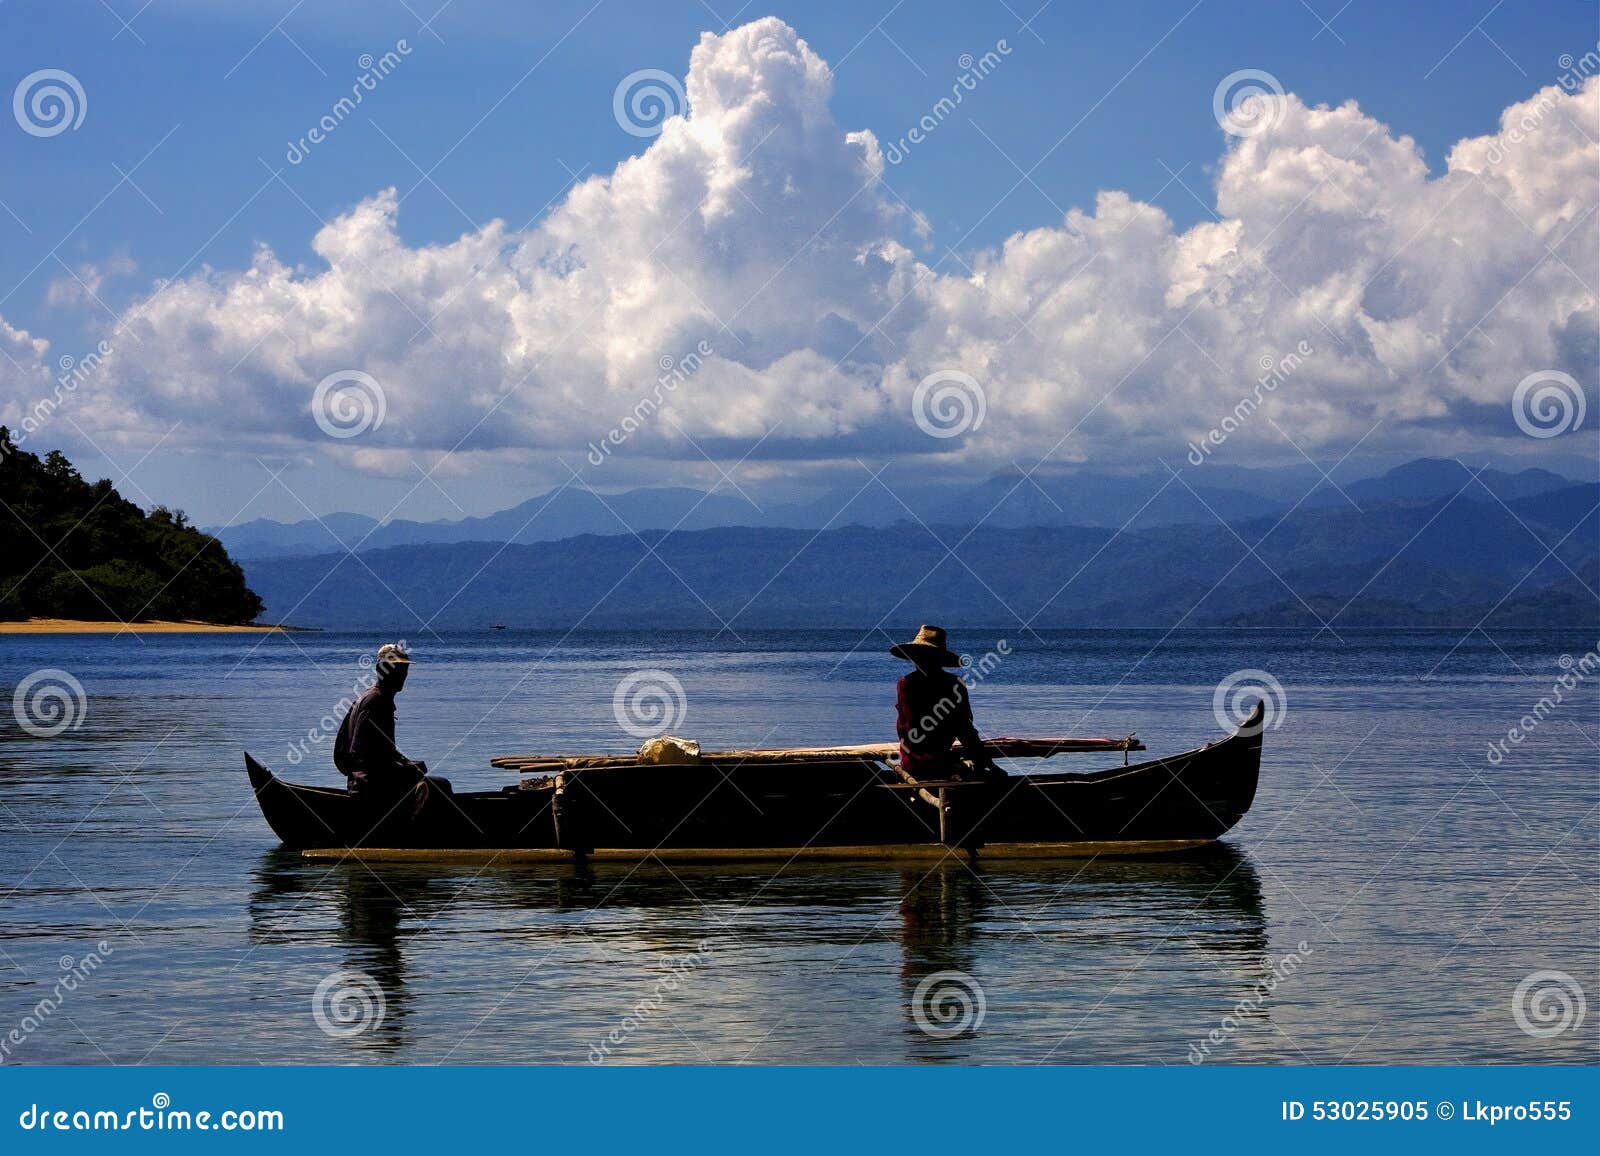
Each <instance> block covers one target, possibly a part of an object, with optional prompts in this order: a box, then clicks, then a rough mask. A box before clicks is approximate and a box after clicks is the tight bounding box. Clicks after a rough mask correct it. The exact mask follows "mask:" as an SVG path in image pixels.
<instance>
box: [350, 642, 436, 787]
mask: <svg viewBox="0 0 1600 1156" xmlns="http://www.w3.org/2000/svg"><path fill="white" fill-rule="evenodd" d="M375 669H376V672H377V676H378V679H377V682H375V683H374V684H373V685H372V686H371V687H370V688H369V689H368V690H367V692H366V693H365V694H363V695H362V696H361V697H360V698H358V699H356V701H355V704H354V705H353V706H351V708H350V710H349V713H347V714H346V715H345V716H344V721H343V722H342V723H341V724H340V725H339V733H338V735H337V737H335V739H334V741H333V765H334V766H335V767H337V768H338V769H339V773H340V774H342V775H344V776H345V778H346V779H347V780H348V783H347V787H348V789H349V791H350V794H351V795H353V796H355V797H357V798H359V799H360V800H362V801H363V802H364V803H367V804H370V805H373V806H374V807H377V808H381V810H382V811H383V812H384V813H387V812H389V811H391V810H394V809H395V808H397V807H398V806H399V805H400V804H401V803H403V802H405V801H406V799H407V797H408V796H409V797H410V800H411V804H412V807H411V814H412V816H413V817H415V816H416V815H418V814H420V813H421V811H422V808H423V806H424V805H425V804H426V803H427V801H428V797H429V795H430V793H431V792H433V791H439V792H441V793H443V794H449V793H450V790H451V788H450V781H449V780H448V779H445V778H441V777H440V776H438V775H430V774H428V765H427V764H426V763H424V762H422V761H420V760H418V759H408V758H406V756H405V755H403V754H401V753H400V748H399V747H398V746H396V745H395V739H394V697H395V695H397V694H399V693H400V691H401V689H402V688H404V686H405V684H406V675H407V673H408V672H409V671H410V670H411V655H410V654H408V653H407V652H406V649H405V647H404V645H402V644H401V643H397V642H390V643H385V644H384V645H383V646H381V647H379V648H378V660H377V664H376V667H375Z"/></svg>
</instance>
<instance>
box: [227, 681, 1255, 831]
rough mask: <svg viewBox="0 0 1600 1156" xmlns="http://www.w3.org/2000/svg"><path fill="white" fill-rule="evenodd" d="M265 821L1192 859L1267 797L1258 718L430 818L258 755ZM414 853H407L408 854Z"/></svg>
mask: <svg viewBox="0 0 1600 1156" xmlns="http://www.w3.org/2000/svg"><path fill="white" fill-rule="evenodd" d="M245 765H246V768H247V769H248V771H249V774H250V782H251V785H252V787H254V789H255V794H256V799H257V801H258V802H259V803H260V805H261V811H262V814H263V816H265V818H266V820H267V824H268V826H270V827H271V828H272V830H273V832H274V833H275V834H276V835H277V836H278V838H279V839H281V840H282V841H283V843H284V844H285V845H286V846H288V847H291V848H296V849H302V850H305V849H346V848H369V849H370V848H385V849H393V850H395V851H413V852H417V853H422V852H429V851H439V850H450V851H461V852H469V851H473V850H479V851H496V852H505V853H507V854H508V855H509V854H511V853H521V854H519V855H518V856H517V857H520V858H528V859H537V858H550V859H563V858H572V857H577V856H592V857H594V858H618V857H623V858H626V857H632V858H644V857H651V856H654V857H659V858H664V859H677V860H686V859H703V860H708V861H709V860H717V859H733V858H756V857H762V856H765V855H768V854H771V855H778V856H782V857H792V858H872V857H881V856H884V855H889V856H896V857H898V856H900V855H939V854H945V853H948V852H949V851H950V850H952V849H955V850H960V851H963V852H969V853H977V854H981V855H983V856H985V857H1004V856H1007V855H1012V856H1020V857H1043V856H1053V855H1072V854H1105V853H1114V852H1118V851H1120V852H1123V853H1137V852H1143V851H1168V850H1180V849H1184V848H1188V847H1193V846H1197V845H1201V844H1204V843H1207V842H1210V841H1211V840H1214V839H1216V838H1218V837H1219V836H1221V835H1222V834H1224V833H1225V832H1227V831H1228V830H1229V829H1231V828H1232V827H1233V826H1234V825H1235V824H1236V823H1237V822H1238V821H1239V820H1240V819H1241V818H1242V817H1243V816H1244V814H1245V812H1246V811H1248V810H1249V808H1250V804H1251V802H1252V801H1253V800H1254V798H1255V792H1256V784H1257V780H1258V777H1259V773H1260V767H1261V715H1260V711H1259V709H1258V712H1257V714H1256V715H1255V716H1253V717H1252V718H1251V719H1249V720H1246V723H1245V725H1244V726H1242V727H1241V728H1240V729H1239V730H1238V731H1236V732H1235V733H1234V734H1232V735H1230V736H1229V737H1227V738H1225V739H1223V740H1221V741H1220V742H1216V743H1212V744H1210V745H1209V746H1205V747H1200V748H1198V749H1195V750H1192V751H1186V752H1184V753H1183V754H1179V755H1174V756H1171V757H1168V758H1165V759H1154V760H1151V761H1149V762H1144V763H1136V764H1134V765H1132V766H1125V767H1115V768H1112V769H1110V770H1106V771H1099V772H1093V773H1090V774H1062V775H1016V776H1011V777H1009V778H1007V779H1005V780H1003V781H1001V782H998V783H993V784H990V783H981V784H962V785H958V786H951V787H949V788H947V789H945V790H944V791H943V792H939V791H937V790H933V789H918V788H916V787H914V786H910V785H907V784H905V783H903V782H901V781H900V780H899V779H898V778H897V777H896V776H895V775H894V774H893V773H892V772H890V771H889V770H888V769H886V768H885V767H883V766H882V765H880V764H878V763H875V762H872V761H870V760H859V761H848V762H838V761H828V762H818V763H800V764H786V765H784V766H781V767H773V766H767V765H758V764H751V765H747V766H738V767H719V766H704V765H684V766H655V767H637V768H626V769H611V770H606V771H603V772H572V773H567V774H562V775H557V776H553V777H551V778H549V779H545V780H542V781H539V782H538V783H537V784H536V785H530V784H523V785H520V786H514V787H508V788H506V789H504V790H501V791H483V792H462V793H458V794H455V795H454V796H444V795H441V794H436V796H435V797H434V798H432V799H430V800H429V802H428V804H427V805H426V806H425V807H424V809H423V810H422V812H421V813H420V814H416V815H414V814H412V808H411V807H409V806H407V805H404V804H402V805H397V806H392V807H388V808H373V807H369V806H366V805H364V804H363V803H362V802H361V801H360V800H357V799H355V798H353V797H351V796H350V795H348V794H346V793H345V792H344V791H342V790H332V789H329V788H324V787H307V786H299V785H296V784H293V783H288V782H285V781H284V780H282V779H279V778H278V777H277V776H275V775H273V774H272V773H271V772H270V771H268V770H267V769H266V768H265V767H263V766H262V765H261V764H259V763H257V762H256V761H255V760H254V759H252V758H250V756H249V755H248V754H247V755H246V756H245ZM399 857H404V856H399Z"/></svg>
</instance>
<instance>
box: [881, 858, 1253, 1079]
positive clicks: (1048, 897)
mask: <svg viewBox="0 0 1600 1156" xmlns="http://www.w3.org/2000/svg"><path fill="white" fill-rule="evenodd" d="M902 883H903V889H904V890H903V898H902V899H901V902H900V907H899V916H900V942H901V953H902V954H901V967H900V983H901V989H902V1003H903V1006H904V1008H905V1013H906V1015H905V1039H906V1042H907V1049H908V1055H907V1058H908V1059H909V1060H912V1061H914V1062H918V1063H941V1062H955V1063H960V1062H973V1061H975V1060H977V1059H980V1058H982V1059H991V1058H995V1056H994V1053H995V1051H996V1049H994V1048H989V1047H983V1046H980V1045H981V1044H982V1042H983V1041H982V1039H981V1037H983V1036H984V1035H985V1034H988V1033H996V1032H1002V1033H1003V1032H1006V1031H1008V1030H1012V1029H1014V1028H1016V1027H1017V1021H1018V1020H1019V1019H1022V1018H1031V1019H1033V1020H1035V1021H1036V1022H1039V1023H1042V1022H1044V1021H1046V1020H1048V1021H1049V1022H1051V1023H1052V1024H1054V1025H1059V1030H1056V1029H1055V1028H1052V1029H1051V1031H1044V1032H1041V1033H1040V1034H1041V1035H1042V1036H1044V1037H1045V1039H1046V1042H1047V1043H1048V1045H1049V1049H1050V1050H1049V1051H1048V1052H1047V1053H1046V1054H1043V1055H1041V1054H1039V1053H1038V1052H1036V1051H1018V1052H1016V1053H1015V1054H1011V1053H1009V1052H1006V1051H1005V1050H1004V1049H1001V1051H1002V1053H1003V1054H1004V1055H1005V1057H1006V1058H1010V1059H1015V1060H1023V1061H1033V1062H1040V1061H1051V1062H1055V1063H1074V1062H1077V1063H1086V1062H1105V1059H1104V1057H1105V1049H1104V1046H1103V1040H1102V1041H1100V1042H1099V1044H1098V1045H1097V1046H1090V1044H1091V1041H1090V1040H1089V1039H1088V1038H1087V1036H1083V1037H1082V1038H1077V1037H1080V1033H1085V1032H1087V1031H1088V1030H1089V1029H1090V1028H1091V1026H1093V1027H1094V1030H1096V1031H1097V1032H1102V1031H1103V1029H1104V1028H1105V1026H1106V1025H1105V1024H1104V1023H1103V1022H1098V1021H1100V1018H1101V1016H1102V1014H1103V1015H1105V1016H1107V1017H1110V1016H1116V1015H1120V1014H1123V1013H1129V1012H1131V1013H1132V1014H1133V1016H1135V1017H1137V1018H1149V1019H1152V1020H1154V1019H1155V1018H1156V1017H1158V1016H1159V1014H1160V1013H1159V1012H1157V1011H1155V1010H1154V1009H1153V1008H1151V1007H1149V1006H1139V1007H1134V1008H1130V1007H1128V1006H1127V1005H1129V1004H1144V1003H1153V1002H1160V1001H1159V1000H1153V1001H1152V1000H1148V999H1147V997H1145V996H1142V995H1140V994H1139V992H1138V990H1137V988H1135V990H1134V991H1133V992H1131V993H1126V994H1121V995H1120V996H1119V989H1121V988H1123V987H1127V986H1133V985H1130V984H1128V982H1127V981H1128V980H1129V979H1131V977H1132V973H1133V972H1134V971H1136V970H1137V969H1138V968H1139V967H1141V966H1142V965H1143V963H1144V961H1145V960H1146V959H1148V958H1149V957H1151V956H1153V955H1155V954H1156V953H1158V952H1164V953H1166V955H1167V956H1168V957H1169V958H1168V959H1167V961H1166V963H1165V966H1164V968H1163V970H1169V969H1171V968H1172V966H1173V961H1172V959H1171V958H1170V957H1171V956H1173V955H1175V954H1182V953H1187V954H1189V955H1192V956H1193V957H1194V959H1195V963H1194V966H1193V967H1192V968H1190V969H1189V970H1190V972H1191V974H1192V975H1193V976H1194V978H1195V980H1196V981H1197V984H1198V985H1200V989H1201V991H1203V994H1201V992H1200V991H1197V992H1195V993H1191V996H1190V1000H1191V1001H1196V997H1198V1000H1197V1002H1199V1003H1200V1004H1202V1005H1204V1006H1212V1007H1215V1008H1216V1009H1217V1010H1216V1014H1215V1015H1214V1016H1212V1017H1211V1018H1210V1019H1209V1020H1206V1019H1200V1020H1198V1021H1197V1022H1198V1023H1199V1024H1200V1025H1202V1026H1203V1027H1204V1028H1207V1029H1208V1028H1209V1027H1211V1026H1214V1025H1215V1022H1216V1020H1217V1018H1218V1017H1220V1016H1221V1015H1222V1014H1224V1013H1225V1012H1229V1011H1232V1010H1234V1007H1235V1005H1236V1004H1238V1003H1239V1001H1240V1000H1242V999H1244V998H1246V997H1247V996H1248V995H1249V994H1250V992H1251V991H1252V990H1253V988H1254V985H1255V984H1256V983H1257V982H1258V981H1260V980H1262V979H1263V978H1265V977H1266V976H1267V975H1268V974H1269V972H1270V962H1269V960H1268V958H1267V950H1268V937H1267V925H1266V918H1265V915H1264V913H1263V906H1262V894H1261V882H1260V879H1259V877H1258V876H1257V874H1256V870H1255V867H1254V866H1253V865H1252V864H1251V862H1250V858H1249V856H1248V855H1247V854H1246V853H1245V852H1244V851H1242V850H1240V849H1238V848H1235V847H1233V846H1231V845H1230V844H1226V843H1217V844H1213V845H1212V846H1210V847H1206V848H1203V849H1201V850H1198V851H1193V852H1189V853H1187V854H1184V855H1179V856H1162V857H1154V858H1148V859H1097V860H1090V861H1087V862H1078V863H1076V864H1073V863H1054V864H1048V865H1045V864H1041V865H1029V864H1007V865H1005V866H1004V867H1003V868H995V867H988V868H983V867H980V868H978V869H974V870H968V869H966V868H965V867H963V866H961V865H959V864H945V865H943V866H942V867H941V868H940V870H938V871H936V872H932V873H921V872H914V871H913V872H906V873H904V875H903V876H902ZM1024 960H1029V961H1031V962H1027V963H1021V961H1024ZM1045 961H1048V962H1045ZM1019 963H1020V964H1021V966H1018V965H1019ZM1142 986H1143V985H1138V987H1140V988H1142ZM997 1001H1003V1003H1004V1004H1005V1008H1004V1010H1003V1016H1002V1019H1003V1020H1004V1021H1007V1022H1001V1021H1000V1020H996V1019H995V1018H992V1017H993V1013H994V1011H995V1007H994V1005H995V1004H996V1002H997ZM1260 1014H1261V1015H1263V1016H1264V1015H1265V1014H1266V1013H1265V1011H1264V1010H1263V1011H1262V1012H1261V1013H1260ZM1174 1026H1175V1025H1173V1024H1171V1023H1168V1024H1167V1025H1166V1027H1167V1029H1168V1030H1169V1031H1170V1030H1171V1029H1172V1028H1173V1027H1174ZM1125 1030H1126V1026H1123V1027H1121V1028H1119V1029H1118V1031H1117V1034H1119V1035H1120V1034H1123V1031H1125ZM1175 1035H1176V1033H1175ZM1180 1058H1182V1057H1181V1054H1179V1055H1173V1056H1171V1059H1172V1060H1173V1061H1176V1060H1178V1059H1180Z"/></svg>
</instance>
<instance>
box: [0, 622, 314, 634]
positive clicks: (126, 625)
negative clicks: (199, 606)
mask: <svg viewBox="0 0 1600 1156" xmlns="http://www.w3.org/2000/svg"><path fill="white" fill-rule="evenodd" d="M286 629H292V628H291V627H284V626H221V625H218V624H217V623H214V622H167V621H162V620H159V619H158V620H154V621H151V622H83V621H79V620H77V619H73V618H29V619H26V620H25V621H21V622H0V634H118V633H121V632H123V631H126V632H128V633H130V634H265V633H269V632H271V631H275V630H286Z"/></svg>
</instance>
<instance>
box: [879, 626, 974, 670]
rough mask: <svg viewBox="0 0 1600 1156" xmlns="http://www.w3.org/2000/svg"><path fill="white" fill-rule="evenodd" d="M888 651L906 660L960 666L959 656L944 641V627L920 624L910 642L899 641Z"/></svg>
mask: <svg viewBox="0 0 1600 1156" xmlns="http://www.w3.org/2000/svg"><path fill="white" fill-rule="evenodd" d="M889 653H890V654H892V655H894V656H895V657H896V658H903V659H905V660H906V661H907V662H930V661H931V662H937V663H938V664H939V665H940V666H960V665H961V656H960V655H959V654H957V653H956V652H955V651H953V650H951V649H950V647H949V646H948V645H946V643H945V636H944V627H942V626H921V627H919V628H918V629H917V636H916V637H915V638H913V639H912V640H911V641H910V642H899V643H896V644H895V645H893V646H891V647H890V648H889Z"/></svg>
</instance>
